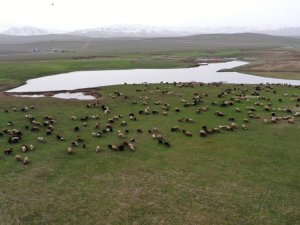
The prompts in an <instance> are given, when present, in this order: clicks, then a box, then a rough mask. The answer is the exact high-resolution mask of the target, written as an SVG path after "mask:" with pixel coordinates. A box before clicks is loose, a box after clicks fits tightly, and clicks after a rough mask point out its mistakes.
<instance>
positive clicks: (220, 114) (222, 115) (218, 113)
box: [215, 111, 225, 117]
mask: <svg viewBox="0 0 300 225" xmlns="http://www.w3.org/2000/svg"><path fill="white" fill-rule="evenodd" d="M215 115H217V116H219V117H224V116H225V114H224V113H223V112H219V111H217V112H215Z"/></svg>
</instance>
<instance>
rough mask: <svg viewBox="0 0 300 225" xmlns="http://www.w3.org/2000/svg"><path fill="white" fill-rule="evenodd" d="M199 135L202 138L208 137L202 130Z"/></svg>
mask: <svg viewBox="0 0 300 225" xmlns="http://www.w3.org/2000/svg"><path fill="white" fill-rule="evenodd" d="M199 134H200V136H201V137H206V136H207V134H206V131H205V130H200V131H199Z"/></svg>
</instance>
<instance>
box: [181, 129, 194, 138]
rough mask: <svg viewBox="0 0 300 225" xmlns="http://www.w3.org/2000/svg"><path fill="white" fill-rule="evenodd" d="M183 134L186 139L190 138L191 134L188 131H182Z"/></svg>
mask: <svg viewBox="0 0 300 225" xmlns="http://www.w3.org/2000/svg"><path fill="white" fill-rule="evenodd" d="M182 132H183V134H184V135H185V136H187V137H192V136H193V134H192V133H191V132H190V131H186V130H182Z"/></svg>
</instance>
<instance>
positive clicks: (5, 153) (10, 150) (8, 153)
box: [4, 148, 13, 155]
mask: <svg viewBox="0 0 300 225" xmlns="http://www.w3.org/2000/svg"><path fill="white" fill-rule="evenodd" d="M12 153H13V148H9V149H5V150H4V155H11V154H12Z"/></svg>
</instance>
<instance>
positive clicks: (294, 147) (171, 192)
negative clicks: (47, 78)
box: [0, 64, 300, 225]
mask: <svg viewBox="0 0 300 225" xmlns="http://www.w3.org/2000/svg"><path fill="white" fill-rule="evenodd" d="M126 65H128V64H126ZM20 68H21V66H20ZM41 68H42V67H41ZM33 71H34V70H33ZM37 71H39V70H37ZM28 74H29V72H28ZM17 79H18V77H16V80H17ZM22 79H23V78H22ZM157 88H159V89H157ZM227 88H236V90H235V93H231V94H228V95H225V97H224V98H221V99H220V98H218V97H217V94H219V93H220V92H221V91H222V90H225V89H227ZM273 88H274V89H273V90H276V94H275V93H273V90H269V89H268V88H267V87H266V86H264V87H263V90H262V91H258V92H259V93H260V95H261V96H265V97H268V98H269V99H270V101H266V100H262V99H256V98H249V99H248V100H243V101H242V102H241V103H237V102H234V106H229V107H222V108H221V107H219V106H218V105H214V106H213V105H211V102H219V103H220V102H221V101H223V100H230V97H232V96H235V95H236V94H241V93H242V90H244V89H248V90H249V92H248V93H247V94H249V95H250V93H251V92H252V91H255V87H254V86H250V85H245V86H233V85H223V86H220V87H211V86H207V85H204V86H195V87H194V88H187V87H185V88H179V87H175V86H174V85H173V84H153V85H149V87H145V86H143V85H121V86H111V87H105V88H101V89H99V93H101V94H102V97H101V98H100V101H101V104H106V105H109V106H110V107H111V109H112V113H111V114H109V115H105V114H104V113H103V112H102V110H100V109H99V107H92V108H86V104H87V102H84V101H75V100H59V99H53V98H45V99H30V98H15V97H7V96H5V95H4V94H1V95H0V107H1V109H2V110H1V111H0V128H1V129H2V128H6V123H7V122H8V121H13V122H14V126H13V128H17V129H20V130H22V131H23V132H24V137H23V139H22V143H26V144H31V143H32V144H34V146H35V148H36V149H35V150H34V151H31V152H28V153H24V154H23V153H21V152H20V150H19V146H20V144H16V145H14V146H13V148H14V153H15V154H21V155H22V156H23V157H24V156H25V155H27V156H28V157H29V159H30V161H31V163H30V164H29V165H27V166H24V165H22V164H21V163H17V162H15V160H14V157H13V156H4V155H1V156H0V183H1V186H0V220H1V224H30V225H34V224H175V225H176V224H270V225H271V224H272V225H274V224H299V217H300V214H299V211H300V204H299V202H300V197H299V196H300V182H299V180H300V179H299V178H300V177H299V169H300V166H299V160H300V152H299V147H298V145H299V144H298V143H299V131H300V121H299V118H296V120H295V124H288V123H287V121H280V122H279V123H277V124H264V123H263V122H262V119H263V118H268V119H270V117H271V115H270V112H265V111H264V109H263V106H256V105H255V103H256V102H261V103H262V104H263V105H265V104H267V103H268V102H270V103H271V104H272V107H274V110H272V111H275V112H276V114H277V115H278V116H285V115H288V114H287V113H286V112H282V111H279V110H278V108H290V109H292V110H293V111H294V112H295V111H300V109H299V107H297V106H296V104H297V103H296V102H293V101H291V98H292V95H298V96H299V95H300V90H299V88H294V87H284V86H275V87H273ZM136 89H141V90H142V92H136ZM116 90H118V91H120V92H123V93H124V94H125V95H126V96H128V97H129V98H128V99H124V98H123V97H116V98H115V99H113V98H111V95H110V94H113V92H114V91H116ZM162 90H167V91H169V93H165V94H163V93H162V92H161V91H162ZM194 93H199V94H204V93H207V94H208V96H207V97H203V101H204V102H203V103H201V105H199V106H194V107H190V108H185V107H183V103H181V101H180V100H181V99H185V100H187V101H189V102H190V101H191V99H192V97H193V96H194ZM285 93H287V94H288V96H286V95H284V94H285ZM145 96H148V99H147V100H144V99H143V97H145ZM140 97H141V98H142V99H140ZM279 98H281V99H282V100H283V101H282V102H279V101H278V99H279ZM158 100H161V101H162V103H169V104H170V105H171V108H170V112H169V115H168V116H163V115H162V114H161V112H162V110H161V106H159V105H154V102H156V101H158ZM133 101H138V104H137V105H132V104H131V102H133ZM143 101H146V102H147V103H148V106H149V107H150V109H151V110H158V111H159V112H160V114H159V115H148V116H147V115H138V111H139V110H142V109H144V108H145V107H146V106H144V105H143ZM24 105H27V106H30V105H34V106H35V109H33V110H30V111H29V112H27V113H30V114H32V115H33V116H34V117H35V118H36V119H37V120H38V121H42V117H43V116H44V115H51V116H53V117H54V119H55V120H56V122H57V123H56V124H55V130H54V134H60V135H62V136H63V137H64V138H65V139H66V141H64V142H59V141H57V140H56V138H55V135H53V136H46V138H47V142H46V143H45V144H42V143H38V142H37V141H36V139H37V137H38V136H44V134H45V128H42V131H40V132H38V133H33V132H30V131H26V130H25V129H24V127H25V125H30V124H29V122H28V121H27V120H26V119H25V117H24V116H25V114H26V113H24V112H21V111H20V108H21V107H23V106H24ZM206 105H207V106H208V107H209V110H208V111H207V112H202V113H201V114H196V109H198V108H199V107H203V106H206ZM247 106H255V108H256V110H257V111H256V112H255V113H256V114H259V115H260V116H261V119H250V123H249V124H248V130H246V131H245V130H242V129H241V128H239V129H236V130H235V131H234V132H230V131H221V133H220V134H214V135H211V136H209V137H207V138H201V137H200V136H199V135H198V131H199V129H201V127H202V126H203V125H207V126H208V127H209V128H212V127H215V126H218V125H221V124H222V125H223V124H230V122H229V121H228V118H229V117H234V118H235V120H236V121H235V123H237V124H238V126H239V127H240V126H241V124H242V123H243V119H244V118H247V111H248V110H247V109H246V107H247ZM13 107H17V112H13V111H12V108H13ZM176 107H179V108H180V109H181V112H180V113H176V112H175V111H174V109H175V108H176ZM236 107H239V108H240V109H241V110H242V112H241V113H236V112H235V108H236ZM4 109H7V110H9V113H5V112H4V111H3V110H4ZM215 111H222V112H224V113H225V117H224V118H220V117H217V116H216V115H214V112H215ZM130 112H133V113H135V114H136V115H137V118H138V121H129V119H128V118H127V115H128V114H129V113H130ZM96 114H99V115H100V119H99V120H96V119H91V120H90V121H89V122H88V126H87V127H83V126H82V123H81V122H80V121H71V120H70V115H76V116H78V117H80V116H85V115H89V116H91V115H96ZM119 114H122V115H123V116H124V118H123V119H121V120H126V121H128V127H126V128H127V129H129V130H130V134H129V135H127V137H126V139H128V138H129V137H134V138H135V139H136V141H137V144H136V146H137V151H136V152H130V151H128V150H127V151H124V152H113V151H111V150H109V149H108V148H107V144H111V143H120V142H122V141H123V140H119V139H118V138H117V135H116V130H118V129H122V130H124V129H125V127H121V126H120V125H119V122H120V121H118V122H116V123H115V124H114V125H113V126H114V130H115V131H114V133H112V134H107V135H105V136H104V137H102V138H99V139H97V138H94V137H92V136H91V132H93V131H95V128H94V126H95V124H96V123H97V122H100V123H101V125H102V126H105V124H106V123H107V119H108V118H111V117H113V116H114V115H119ZM181 117H184V118H193V119H194V121H195V123H191V124H189V123H180V122H178V121H177V119H178V118H181ZM176 125H178V126H180V127H181V129H187V130H189V131H191V132H192V133H193V134H194V136H193V137H185V136H184V135H183V134H182V133H181V132H179V133H171V132H170V128H171V127H173V126H176ZM74 126H79V127H80V128H81V131H80V135H81V136H82V138H83V139H85V143H86V145H87V148H86V149H83V148H82V147H78V148H75V151H76V153H75V154H74V155H67V154H66V148H67V147H68V146H69V144H70V142H71V141H72V140H74V139H75V138H76V133H74V132H73V131H72V129H73V127H74ZM153 127H157V128H158V130H159V133H161V134H163V135H164V137H165V138H166V139H167V140H169V141H170V143H171V145H172V147H171V148H170V149H168V148H165V147H163V146H161V145H159V144H158V143H157V142H156V141H154V140H152V139H151V135H149V134H148V133H147V130H148V129H152V128H153ZM138 128H142V129H143V130H144V133H143V134H136V132H135V130H136V129H138ZM126 139H125V140H126ZM96 145H100V146H101V148H102V149H103V151H102V152H100V153H96V152H95V147H96ZM0 146H1V148H2V149H5V148H8V147H10V144H8V143H7V135H5V136H4V137H0Z"/></svg>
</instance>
